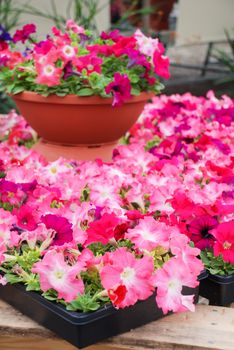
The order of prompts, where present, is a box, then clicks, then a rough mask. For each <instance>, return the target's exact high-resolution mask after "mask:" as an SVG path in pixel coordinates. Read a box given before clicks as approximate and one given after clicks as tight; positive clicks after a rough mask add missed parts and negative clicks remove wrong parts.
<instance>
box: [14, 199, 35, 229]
mask: <svg viewBox="0 0 234 350" xmlns="http://www.w3.org/2000/svg"><path fill="white" fill-rule="evenodd" d="M35 214H36V213H35V212H33V209H32V208H31V207H29V206H28V205H27V204H23V205H22V206H21V207H20V208H19V209H18V211H17V212H16V217H17V225H18V226H19V227H20V228H22V229H24V230H27V231H33V230H35V229H36V228H37V225H38V220H37V215H35Z"/></svg>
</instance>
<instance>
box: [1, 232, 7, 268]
mask: <svg viewBox="0 0 234 350" xmlns="http://www.w3.org/2000/svg"><path fill="white" fill-rule="evenodd" d="M6 251H7V248H6V245H5V242H4V240H3V239H2V237H0V264H2V263H3V262H4V260H5V257H4V253H6Z"/></svg>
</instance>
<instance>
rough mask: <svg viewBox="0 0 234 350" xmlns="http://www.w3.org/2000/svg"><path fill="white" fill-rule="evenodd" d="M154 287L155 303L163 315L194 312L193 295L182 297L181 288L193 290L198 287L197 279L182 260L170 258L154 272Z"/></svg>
mask: <svg viewBox="0 0 234 350" xmlns="http://www.w3.org/2000/svg"><path fill="white" fill-rule="evenodd" d="M155 285H156V287H157V295H156V302H157V305H158V306H159V307H160V308H162V310H163V313H164V314H166V313H167V312H168V311H173V312H182V311H186V310H190V311H194V310H195V306H194V303H193V295H190V296H187V295H186V296H184V295H182V288H183V286H188V287H191V288H195V287H196V286H197V285H198V282H197V277H195V276H194V275H193V274H191V272H190V270H189V267H188V266H187V265H186V264H185V263H184V262H183V261H182V259H178V258H171V259H170V260H169V261H167V262H166V263H165V264H164V265H163V267H162V268H160V269H158V270H156V272H155Z"/></svg>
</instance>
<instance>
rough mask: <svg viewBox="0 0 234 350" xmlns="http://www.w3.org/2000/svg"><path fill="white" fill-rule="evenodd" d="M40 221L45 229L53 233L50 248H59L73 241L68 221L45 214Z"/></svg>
mask: <svg viewBox="0 0 234 350" xmlns="http://www.w3.org/2000/svg"><path fill="white" fill-rule="evenodd" d="M41 221H42V222H43V224H44V225H45V226H46V228H47V229H52V230H53V231H54V239H53V242H52V244H51V245H52V246H53V245H55V246H60V245H63V244H65V243H68V242H71V241H72V240H73V230H72V224H71V223H70V222H69V221H68V219H66V218H64V217H62V216H58V215H53V214H47V215H44V216H42V217H41Z"/></svg>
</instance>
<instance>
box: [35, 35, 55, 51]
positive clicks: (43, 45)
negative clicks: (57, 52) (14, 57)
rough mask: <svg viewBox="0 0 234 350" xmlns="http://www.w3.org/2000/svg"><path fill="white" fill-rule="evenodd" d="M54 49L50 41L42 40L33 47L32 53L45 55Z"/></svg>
mask: <svg viewBox="0 0 234 350" xmlns="http://www.w3.org/2000/svg"><path fill="white" fill-rule="evenodd" d="M52 47H54V43H53V42H52V40H50V39H47V40H42V41H40V42H39V43H38V44H36V45H35V47H34V52H36V54H38V55H46V54H47V53H48V52H49V51H50V50H51V49H52Z"/></svg>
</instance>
